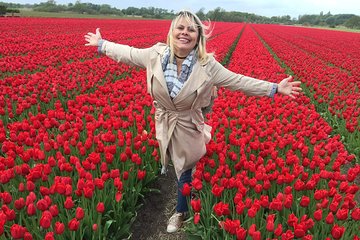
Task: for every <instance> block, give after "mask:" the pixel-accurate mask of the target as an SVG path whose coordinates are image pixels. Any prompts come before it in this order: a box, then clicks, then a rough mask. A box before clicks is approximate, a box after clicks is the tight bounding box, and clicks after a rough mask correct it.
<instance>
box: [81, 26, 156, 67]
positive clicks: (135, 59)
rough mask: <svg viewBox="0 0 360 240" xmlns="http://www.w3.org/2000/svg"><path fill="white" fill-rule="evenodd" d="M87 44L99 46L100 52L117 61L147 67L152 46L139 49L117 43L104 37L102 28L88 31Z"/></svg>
mask: <svg viewBox="0 0 360 240" xmlns="http://www.w3.org/2000/svg"><path fill="white" fill-rule="evenodd" d="M85 41H86V42H87V43H85V46H94V47H98V52H99V53H102V54H106V55H107V56H108V57H110V58H112V59H114V60H115V61H117V62H122V63H126V64H129V65H135V66H138V67H142V68H145V67H146V66H147V65H148V61H149V59H150V58H149V54H150V50H151V48H145V49H139V48H134V47H130V46H128V45H123V44H117V43H113V42H110V41H106V40H104V39H102V37H101V34H100V28H96V30H95V33H92V32H88V33H87V34H86V35H85Z"/></svg>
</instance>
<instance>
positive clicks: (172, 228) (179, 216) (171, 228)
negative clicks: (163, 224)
mask: <svg viewBox="0 0 360 240" xmlns="http://www.w3.org/2000/svg"><path fill="white" fill-rule="evenodd" d="M184 215H185V214H184V213H178V212H175V213H174V214H173V215H172V216H171V218H170V219H169V223H168V225H167V229H166V231H167V232H168V233H174V232H176V231H177V230H179V228H180V227H181V225H182V222H183V220H184Z"/></svg>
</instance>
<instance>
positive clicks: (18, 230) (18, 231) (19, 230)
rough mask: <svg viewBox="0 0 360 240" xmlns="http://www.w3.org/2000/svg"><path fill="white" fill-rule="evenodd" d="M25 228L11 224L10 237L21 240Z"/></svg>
mask: <svg viewBox="0 0 360 240" xmlns="http://www.w3.org/2000/svg"><path fill="white" fill-rule="evenodd" d="M26 231H27V230H26V228H25V227H23V226H20V225H18V224H13V225H12V226H11V227H10V233H11V237H12V238H14V239H21V238H23V237H24V235H25V232H26Z"/></svg>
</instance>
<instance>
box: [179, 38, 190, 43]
mask: <svg viewBox="0 0 360 240" xmlns="http://www.w3.org/2000/svg"><path fill="white" fill-rule="evenodd" d="M178 40H179V41H180V42H182V43H189V42H190V40H189V39H186V38H178Z"/></svg>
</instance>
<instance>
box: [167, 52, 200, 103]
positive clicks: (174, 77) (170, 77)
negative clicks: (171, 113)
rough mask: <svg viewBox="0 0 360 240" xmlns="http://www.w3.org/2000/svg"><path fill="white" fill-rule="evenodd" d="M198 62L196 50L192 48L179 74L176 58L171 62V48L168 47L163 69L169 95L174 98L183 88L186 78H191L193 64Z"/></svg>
mask: <svg viewBox="0 0 360 240" xmlns="http://www.w3.org/2000/svg"><path fill="white" fill-rule="evenodd" d="M195 62H196V56H195V50H192V51H191V52H190V54H189V55H188V56H187V57H186V59H185V60H184V62H183V63H182V65H181V72H180V75H179V76H178V74H177V65H176V59H175V58H174V61H173V62H170V48H169V47H167V48H166V50H165V52H164V56H163V57H162V62H161V64H162V70H163V72H164V77H165V80H166V85H167V87H168V91H169V95H170V97H171V98H172V99H173V98H174V97H176V96H177V95H178V94H179V92H180V90H181V89H182V88H183V86H184V84H185V82H186V80H187V79H188V78H189V76H190V73H191V71H192V69H193V66H194V64H195Z"/></svg>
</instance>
